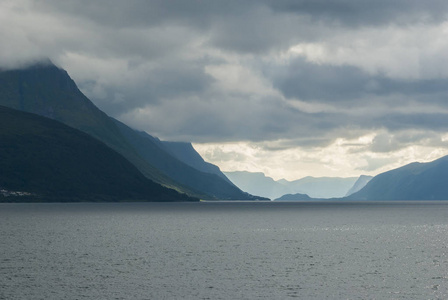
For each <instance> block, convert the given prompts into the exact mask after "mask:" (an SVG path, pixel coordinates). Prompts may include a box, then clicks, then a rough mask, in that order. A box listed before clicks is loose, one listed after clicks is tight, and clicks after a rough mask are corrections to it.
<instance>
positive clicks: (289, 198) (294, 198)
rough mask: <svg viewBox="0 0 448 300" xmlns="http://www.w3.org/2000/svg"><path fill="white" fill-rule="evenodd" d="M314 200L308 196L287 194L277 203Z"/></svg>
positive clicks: (278, 199)
mask: <svg viewBox="0 0 448 300" xmlns="http://www.w3.org/2000/svg"><path fill="white" fill-rule="evenodd" d="M310 200H313V198H311V197H310V196H308V195H307V194H300V193H297V194H286V195H283V196H281V197H280V198H277V199H275V201H310Z"/></svg>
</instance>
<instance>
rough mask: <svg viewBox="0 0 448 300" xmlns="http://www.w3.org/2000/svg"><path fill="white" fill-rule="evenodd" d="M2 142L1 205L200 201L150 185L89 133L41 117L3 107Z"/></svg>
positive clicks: (0, 108)
mask: <svg viewBox="0 0 448 300" xmlns="http://www.w3.org/2000/svg"><path fill="white" fill-rule="evenodd" d="M0 141H1V142H0V170H1V172H0V187H1V190H2V193H0V201H13V202H20V201H34V202H40V201H45V202H47V201H58V202H60V201H130V200H131V201H193V200H195V199H193V198H190V197H188V196H186V195H185V194H179V193H178V192H176V191H174V190H171V189H168V188H165V187H162V186H161V185H159V184H156V183H154V182H152V181H150V180H149V179H147V178H146V177H144V176H143V175H142V174H141V173H140V172H139V171H138V170H137V168H136V167H135V166H134V165H132V164H131V163H130V162H129V161H127V160H126V159H125V158H124V157H122V156H121V155H120V154H118V153H117V152H115V151H113V150H112V149H111V148H109V147H107V146H106V145H105V144H103V143H102V142H100V141H98V140H97V139H94V138H93V137H91V136H89V135H88V134H85V133H83V132H81V131H78V130H76V129H73V128H71V127H69V126H67V125H64V124H62V123H60V122H57V121H54V120H51V119H48V118H44V117H41V116H38V115H35V114H31V113H25V112H21V111H17V110H13V109H10V108H6V107H4V106H0ZM11 192H20V193H19V194H20V195H21V196H17V193H16V196H11V194H14V193H11ZM8 195H9V196H8ZM196 200H197V199H196Z"/></svg>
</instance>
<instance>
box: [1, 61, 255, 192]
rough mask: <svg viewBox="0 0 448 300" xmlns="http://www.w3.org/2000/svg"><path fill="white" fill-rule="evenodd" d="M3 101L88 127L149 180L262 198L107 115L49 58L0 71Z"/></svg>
mask: <svg viewBox="0 0 448 300" xmlns="http://www.w3.org/2000/svg"><path fill="white" fill-rule="evenodd" d="M0 105H4V106H7V107H10V108H14V109H17V110H22V111H26V112H31V113H36V114H39V115H41V116H45V117H48V118H52V119H55V120H57V121H60V122H62V123H64V124H67V125H69V126H71V127H73V128H76V129H79V130H81V131H84V132H86V133H88V134H89V135H91V136H93V137H95V138H97V139H98V140H100V141H102V142H103V143H105V144H106V145H107V146H109V147H111V148H112V149H114V150H115V151H117V152H118V153H120V154H121V155H123V156H124V157H125V158H126V159H127V160H129V161H130V162H131V163H132V164H134V165H135V166H136V167H137V168H138V169H139V170H140V172H142V173H143V175H145V176H146V177H147V178H149V179H151V180H153V181H155V182H157V183H160V184H162V185H164V186H167V187H170V188H174V189H176V190H178V191H181V192H184V193H187V194H189V195H193V196H196V197H200V198H203V199H240V200H252V199H255V198H257V197H254V196H252V195H250V194H248V193H245V192H243V191H241V190H240V189H239V188H237V187H236V186H234V185H233V184H231V183H229V182H228V180H226V179H225V178H223V176H224V175H218V174H216V172H215V173H214V174H213V172H204V171H202V170H198V169H196V168H195V167H193V166H191V165H189V164H187V163H185V162H183V161H182V160H181V159H179V158H178V157H181V155H180V154H179V153H177V154H174V152H175V151H173V150H171V151H168V150H167V149H168V148H169V147H167V148H165V147H162V146H161V145H160V143H158V142H155V141H154V140H155V138H153V137H151V136H150V135H149V134H146V133H142V132H138V131H135V130H134V129H131V128H129V127H128V126H126V125H125V124H123V123H120V122H118V121H117V120H114V119H113V118H111V117H109V116H107V115H106V114H105V113H104V112H102V111H101V110H99V109H98V108H97V107H96V106H95V105H94V104H93V103H92V102H91V101H90V100H89V99H88V98H87V97H86V96H84V95H83V94H82V92H81V91H80V90H79V89H78V88H77V86H76V84H75V82H74V81H73V80H72V79H71V78H70V77H69V75H68V74H67V72H66V71H64V70H62V69H60V68H58V67H56V66H55V65H53V64H52V63H51V62H49V61H47V62H43V63H40V64H36V65H33V66H30V67H28V68H26V69H22V70H7V71H0ZM193 150H194V149H193ZM155 158H157V159H155ZM196 163H197V161H196ZM204 164H205V162H204ZM196 167H198V166H196ZM198 168H200V167H198Z"/></svg>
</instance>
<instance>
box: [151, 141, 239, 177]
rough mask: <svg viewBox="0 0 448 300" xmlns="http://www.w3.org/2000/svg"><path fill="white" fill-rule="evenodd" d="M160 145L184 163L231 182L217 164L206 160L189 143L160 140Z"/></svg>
mask: <svg viewBox="0 0 448 300" xmlns="http://www.w3.org/2000/svg"><path fill="white" fill-rule="evenodd" d="M160 144H161V147H163V148H164V149H165V150H166V151H168V152H169V153H170V154H171V155H173V156H174V157H176V158H177V159H179V160H180V161H182V162H184V163H186V164H187V165H189V166H191V167H193V168H195V169H197V170H199V171H201V172H204V173H210V174H215V175H218V176H219V177H221V178H222V179H224V180H225V181H227V182H229V183H231V184H233V183H232V182H231V181H230V180H229V179H228V178H227V177H226V175H224V173H222V172H221V170H220V169H219V167H218V166H215V165H213V164H211V163H208V162H206V161H205V160H204V159H203V158H202V156H200V155H199V153H198V152H197V151H196V150H195V149H194V148H193V145H191V143H185V142H165V141H163V142H162V141H161V142H160Z"/></svg>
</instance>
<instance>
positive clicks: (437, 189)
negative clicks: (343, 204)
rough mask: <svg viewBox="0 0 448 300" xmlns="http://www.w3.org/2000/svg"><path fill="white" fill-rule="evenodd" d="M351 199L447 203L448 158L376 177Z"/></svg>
mask: <svg viewBox="0 0 448 300" xmlns="http://www.w3.org/2000/svg"><path fill="white" fill-rule="evenodd" d="M346 199H349V200H448V156H445V157H442V158H440V159H437V160H435V161H432V162H429V163H417V162H416V163H411V164H409V165H406V166H403V167H401V168H398V169H395V170H391V171H389V172H385V173H382V174H379V175H377V176H375V177H374V178H373V179H371V180H370V181H369V183H367V185H366V186H365V187H364V188H363V189H361V190H360V191H359V192H357V193H354V194H352V195H351V196H349V197H347V198H346Z"/></svg>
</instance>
